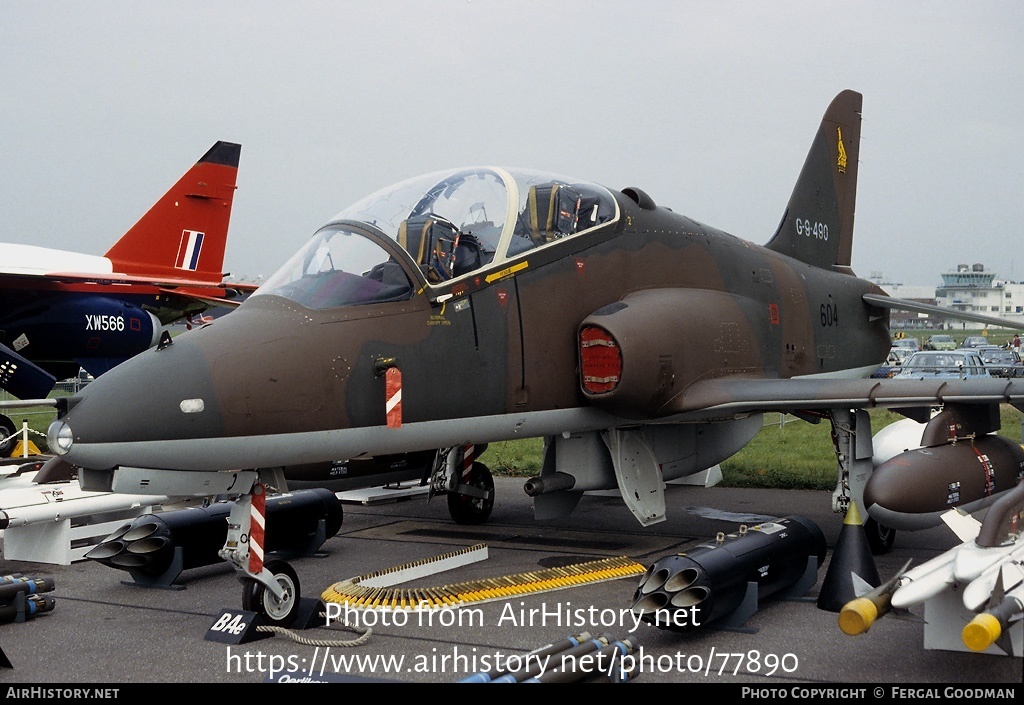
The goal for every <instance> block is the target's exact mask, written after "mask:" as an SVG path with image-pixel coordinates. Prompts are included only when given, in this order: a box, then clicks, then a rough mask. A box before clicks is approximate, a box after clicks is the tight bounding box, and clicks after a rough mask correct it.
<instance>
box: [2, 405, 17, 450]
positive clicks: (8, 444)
mask: <svg viewBox="0 0 1024 705" xmlns="http://www.w3.org/2000/svg"><path fill="white" fill-rule="evenodd" d="M17 430H18V429H17V427H16V426H15V425H14V422H13V421H11V420H10V419H9V418H7V417H6V416H3V415H2V414H0V441H2V442H0V458H6V457H8V456H10V454H11V453H12V452H13V451H14V447H15V446H16V445H18V437H17V436H15V435H14V433H15V431H17ZM8 436H12V437H11V438H8V439H7V440H6V441H5V440H4V439H5V438H7V437H8Z"/></svg>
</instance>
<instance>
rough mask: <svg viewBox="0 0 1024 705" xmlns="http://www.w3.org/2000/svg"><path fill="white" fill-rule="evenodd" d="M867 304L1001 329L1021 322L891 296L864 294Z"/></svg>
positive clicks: (1017, 325) (1014, 326) (1018, 325)
mask: <svg viewBox="0 0 1024 705" xmlns="http://www.w3.org/2000/svg"><path fill="white" fill-rule="evenodd" d="M862 298H863V299H864V301H865V302H867V303H869V304H871V305H873V306H878V307H880V308H886V309H892V310H895V311H913V312H915V313H927V314H933V315H938V316H943V317H945V318H956V319H958V320H961V321H974V322H975V323H984V324H986V325H990V326H998V327H1000V328H1015V329H1016V328H1020V321H1017V322H1014V321H1010V320H1007V319H1005V318H996V317H994V316H984V315H982V314H980V313H971V312H970V311H959V310H957V309H951V308H946V307H944V306H936V305H934V304H925V303H921V302H920V301H911V300H910V299H896V298H893V297H891V296H879V295H877V294H864V296H863V297H862Z"/></svg>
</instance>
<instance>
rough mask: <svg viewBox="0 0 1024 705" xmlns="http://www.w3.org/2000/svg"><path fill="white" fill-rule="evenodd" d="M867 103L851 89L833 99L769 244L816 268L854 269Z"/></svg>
mask: <svg viewBox="0 0 1024 705" xmlns="http://www.w3.org/2000/svg"><path fill="white" fill-rule="evenodd" d="M862 102H863V96H862V95H861V94H860V93H857V92H856V91H851V90H846V91H843V92H842V93H840V94H839V95H837V96H836V97H835V98H834V99H833V100H832V102H831V103H830V104H829V106H828V109H827V110H826V111H825V115H824V117H823V118H822V120H821V125H820V126H819V127H818V133H817V134H816V135H815V137H814V142H813V143H812V144H811V149H810V151H809V152H808V154H807V159H806V160H805V161H804V165H803V168H802V169H801V170H800V176H799V178H798V179H797V182H796V186H794V188H793V194H792V195H791V196H790V198H789V203H788V204H787V206H786V212H785V213H784V214H783V216H782V222H781V223H780V224H779V227H778V229H777V230H776V231H775V234H774V235H773V236H772V238H771V240H770V241H769V242H768V244H767V247H768V248H769V249H771V250H774V251H775V252H778V253H780V254H784V255H788V256H789V257H793V258H795V259H798V260H800V261H801V262H806V263H807V264H810V265H814V266H816V267H822V268H825V269H830V270H835V271H842V272H847V273H850V274H852V273H853V272H852V270H851V269H850V258H851V255H852V251H853V216H854V210H855V206H856V201H857V167H858V164H859V158H860V123H861V106H862Z"/></svg>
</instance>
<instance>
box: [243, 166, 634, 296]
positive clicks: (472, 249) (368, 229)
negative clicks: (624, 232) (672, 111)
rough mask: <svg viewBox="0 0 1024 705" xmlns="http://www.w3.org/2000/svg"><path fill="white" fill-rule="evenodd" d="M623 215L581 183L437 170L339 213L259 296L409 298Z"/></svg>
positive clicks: (483, 170)
mask: <svg viewBox="0 0 1024 705" xmlns="http://www.w3.org/2000/svg"><path fill="white" fill-rule="evenodd" d="M618 217H619V210H618V204H617V203H616V201H615V199H614V198H613V197H612V195H611V193H610V192H609V191H608V190H607V189H605V188H604V187H602V186H598V185H597V184H593V183H589V182H585V181H580V180H577V179H570V178H567V177H563V176H558V175H555V174H550V173H544V172H537V171H527V170H521V169H502V168H498V167H474V168H468V169H455V170H451V171H444V172H435V173H432V174H426V175H424V176H418V177H415V178H413V179H409V180H407V181H403V182H401V183H398V184H395V185H393V186H389V187H387V188H384V189H381V190H380V191H377V192H376V193H374V194H371V195H370V196H367V197H366V198H364V199H362V200H360V201H358V202H357V203H355V204H353V205H351V206H349V207H348V208H346V209H344V210H343V211H341V212H340V213H338V214H337V215H336V216H335V217H334V218H333V219H332V220H331V222H330V223H328V224H327V225H325V226H324V227H323V228H321V229H320V230H319V231H318V232H317V233H316V234H315V235H314V236H313V237H312V238H311V239H310V240H309V241H308V242H307V243H306V244H305V245H304V246H303V247H302V248H301V249H300V250H299V251H298V252H296V253H295V254H294V255H293V256H292V257H291V258H290V259H289V260H288V261H287V262H286V263H285V264H284V266H282V267H281V268H280V269H279V270H278V271H277V272H276V273H274V274H273V275H272V276H271V277H270V278H269V279H268V280H267V281H266V283H265V284H264V285H263V286H262V287H260V289H259V290H258V291H257V292H256V293H255V294H254V296H259V295H265V294H272V295H275V296H284V297H286V298H289V299H291V300H293V301H295V302H296V303H299V304H301V305H303V306H306V307H308V308H315V309H321V308H331V307H335V306H352V305H359V304H369V303H381V302H386V301H395V300H402V299H407V298H409V297H410V296H412V293H413V291H416V290H419V289H420V288H421V287H422V286H423V284H424V283H426V284H427V285H429V286H432V287H436V286H441V285H444V284H446V283H447V282H448V281H450V280H453V279H458V278H460V277H464V276H467V275H469V274H471V273H472V272H476V271H479V270H481V269H490V268H492V267H496V266H499V265H501V264H502V263H504V262H506V261H508V260H511V259H515V258H518V257H519V256H520V255H522V254H523V253H525V252H528V251H531V250H534V249H537V248H540V247H546V246H548V245H550V244H552V243H554V242H556V241H558V240H560V239H563V238H566V237H574V236H576V235H577V234H579V233H582V232H585V231H587V230H590V229H592V228H596V227H600V226H604V225H607V224H609V223H613V222H615V221H616V220H617V219H618ZM399 259H404V260H405V261H404V264H405V266H404V267H403V266H402V263H400V262H399ZM410 271H412V272H413V273H415V272H420V273H421V274H422V276H423V280H425V281H413V279H416V278H417V277H416V275H415V274H414V275H413V278H412V279H410V276H409V272H410Z"/></svg>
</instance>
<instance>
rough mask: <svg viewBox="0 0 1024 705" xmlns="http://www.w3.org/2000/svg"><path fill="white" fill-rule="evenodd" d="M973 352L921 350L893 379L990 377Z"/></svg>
mask: <svg viewBox="0 0 1024 705" xmlns="http://www.w3.org/2000/svg"><path fill="white" fill-rule="evenodd" d="M991 376H992V375H990V374H989V371H988V368H987V367H985V363H984V362H983V361H982V359H981V355H979V354H978V353H976V352H974V351H973V350H963V349H961V350H921V351H919V352H916V353H914V354H913V355H911V356H910V357H908V358H907V359H906V360H904V361H903V364H902V365H900V370H899V372H897V373H896V374H895V375H893V379H942V378H949V379H976V378H982V377H991Z"/></svg>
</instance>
